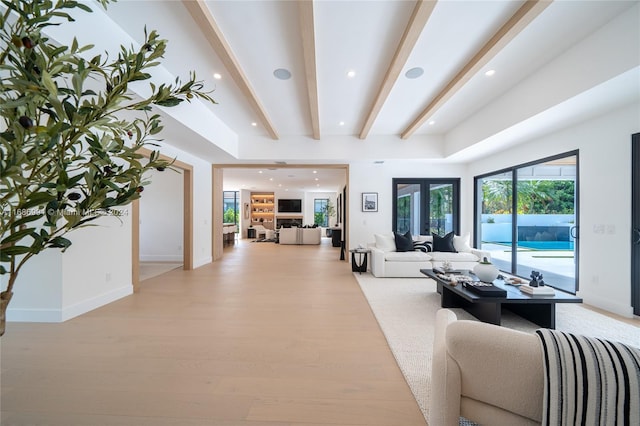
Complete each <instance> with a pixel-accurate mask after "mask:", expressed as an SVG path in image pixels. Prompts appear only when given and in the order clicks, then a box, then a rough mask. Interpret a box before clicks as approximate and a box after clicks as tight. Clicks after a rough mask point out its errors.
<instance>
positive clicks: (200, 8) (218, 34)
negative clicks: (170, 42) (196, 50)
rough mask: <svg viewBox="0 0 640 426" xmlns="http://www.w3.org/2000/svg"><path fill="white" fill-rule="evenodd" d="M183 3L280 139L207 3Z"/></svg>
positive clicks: (270, 130) (200, 0) (195, 0)
mask: <svg viewBox="0 0 640 426" xmlns="http://www.w3.org/2000/svg"><path fill="white" fill-rule="evenodd" d="M182 3H183V4H184V5H185V7H186V8H187V10H188V11H189V13H190V14H191V16H192V17H193V20H194V21H195V22H196V24H197V25H198V27H200V30H201V31H202V34H203V35H204V36H205V38H206V39H207V41H208V42H209V44H210V45H211V47H213V50H214V51H215V52H216V54H217V55H218V57H219V58H220V60H221V61H222V63H223V65H224V66H225V68H226V69H227V71H228V72H229V74H231V78H233V81H235V82H236V84H237V85H238V87H239V88H240V91H241V92H242V94H243V95H244V96H245V98H246V99H247V101H249V104H250V105H251V106H252V107H253V109H254V110H255V112H256V114H258V119H259V121H260V122H261V123H262V125H263V126H264V127H265V129H266V130H267V132H268V133H269V136H271V137H272V138H273V139H278V132H277V131H276V129H275V126H274V125H273V123H272V122H271V119H270V118H269V116H268V114H267V111H266V109H265V108H264V106H263V105H262V103H261V102H260V100H259V99H258V96H257V95H256V93H255V91H254V90H253V88H252V87H251V84H250V83H249V79H248V78H247V76H246V75H245V73H244V71H243V70H242V67H241V66H240V63H239V62H238V59H237V58H236V56H235V55H234V54H233V51H232V50H231V46H229V43H227V40H226V39H225V38H224V35H223V34H222V31H221V30H220V27H218V24H217V23H216V21H215V19H214V18H213V15H212V14H211V11H210V10H209V8H208V7H207V5H206V3H205V2H204V1H203V0H182Z"/></svg>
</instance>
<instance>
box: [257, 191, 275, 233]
mask: <svg viewBox="0 0 640 426" xmlns="http://www.w3.org/2000/svg"><path fill="white" fill-rule="evenodd" d="M274 200H275V197H274V194H273V192H252V193H251V224H252V225H262V226H264V227H265V228H266V229H274V216H275V203H274Z"/></svg>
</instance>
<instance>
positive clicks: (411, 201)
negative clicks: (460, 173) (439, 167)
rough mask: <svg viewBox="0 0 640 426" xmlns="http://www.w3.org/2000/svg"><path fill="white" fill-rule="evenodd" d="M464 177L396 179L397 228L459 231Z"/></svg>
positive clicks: (425, 231) (427, 232)
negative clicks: (461, 190)
mask: <svg viewBox="0 0 640 426" xmlns="http://www.w3.org/2000/svg"><path fill="white" fill-rule="evenodd" d="M459 188H460V179H425V178H419V179H417V178H416V179H413V178H408V179H404V178H403V179H400V178H398V179H393V230H394V231H396V232H399V233H405V232H407V231H411V234H412V235H430V234H431V233H432V232H433V233H436V234H438V235H444V234H446V233H448V232H451V231H453V232H455V233H459V232H460V231H459V226H460V225H459V223H460V213H459V211H460V199H459V193H460V189H459Z"/></svg>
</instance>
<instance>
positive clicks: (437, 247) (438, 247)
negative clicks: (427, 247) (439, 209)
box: [431, 232, 456, 253]
mask: <svg viewBox="0 0 640 426" xmlns="http://www.w3.org/2000/svg"><path fill="white" fill-rule="evenodd" d="M431 235H432V236H433V251H446V252H451V253H455V252H456V248H455V247H454V246H453V237H454V236H455V235H454V234H453V232H449V233H448V234H447V235H445V236H444V237H441V236H440V235H438V234H433V233H432V234H431Z"/></svg>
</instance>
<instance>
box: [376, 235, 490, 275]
mask: <svg viewBox="0 0 640 426" xmlns="http://www.w3.org/2000/svg"><path fill="white" fill-rule="evenodd" d="M375 239H376V242H375V243H371V244H369V249H370V250H371V273H372V274H373V276H375V277H396V278H411V277H415V278H418V277H422V278H424V277H425V276H424V275H423V274H422V273H421V272H420V269H433V268H434V267H441V266H442V264H443V263H444V262H451V266H452V267H453V268H454V269H473V267H474V266H475V265H476V264H477V263H478V262H479V261H481V260H482V259H483V258H484V257H486V258H487V259H488V260H490V259H491V254H490V253H489V252H487V251H482V250H478V249H474V248H471V247H470V246H469V235H465V236H464V237H461V236H458V235H456V236H455V237H454V238H453V244H454V247H455V249H456V251H457V252H456V253H452V252H437V251H436V252H428V253H424V252H421V251H406V252H398V251H396V247H395V240H394V236H393V233H389V234H376V235H375ZM414 240H415V241H422V242H431V243H433V238H432V237H431V236H430V235H429V236H426V235H418V236H416V237H415V238H414Z"/></svg>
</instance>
